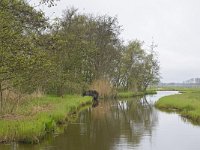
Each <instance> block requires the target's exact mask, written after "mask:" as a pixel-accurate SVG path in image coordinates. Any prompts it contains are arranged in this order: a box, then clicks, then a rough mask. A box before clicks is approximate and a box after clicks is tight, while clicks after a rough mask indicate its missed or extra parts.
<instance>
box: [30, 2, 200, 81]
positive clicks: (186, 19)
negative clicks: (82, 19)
mask: <svg viewBox="0 0 200 150" xmlns="http://www.w3.org/2000/svg"><path fill="white" fill-rule="evenodd" d="M34 1H37V0H32V3H33V2H34ZM71 6H74V7H75V8H79V11H80V12H85V13H94V14H108V15H110V16H117V17H118V20H119V24H120V25H122V28H123V29H124V31H123V32H122V37H123V39H124V40H125V41H127V40H133V39H139V40H141V41H144V42H145V44H146V45H150V44H151V41H152V37H154V41H155V43H156V44H158V48H156V49H155V50H156V51H157V52H158V55H159V61H160V65H161V76H162V81H163V82H182V81H183V80H187V79H189V78H193V77H200V67H199V65H200V58H199V56H200V1H199V0H60V2H57V6H56V7H53V8H48V9H47V8H45V7H43V8H42V9H43V10H44V11H45V12H46V15H47V16H51V18H53V17H56V16H57V17H61V16H62V10H64V9H66V8H69V7H71ZM53 12H55V13H53Z"/></svg>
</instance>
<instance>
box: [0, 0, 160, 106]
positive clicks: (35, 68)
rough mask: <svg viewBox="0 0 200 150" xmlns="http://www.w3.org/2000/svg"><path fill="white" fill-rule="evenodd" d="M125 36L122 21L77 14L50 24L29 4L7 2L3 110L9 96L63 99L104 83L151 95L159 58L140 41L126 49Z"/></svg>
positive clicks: (0, 89)
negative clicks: (39, 91)
mask: <svg viewBox="0 0 200 150" xmlns="http://www.w3.org/2000/svg"><path fill="white" fill-rule="evenodd" d="M44 2H45V1H44ZM120 32H121V26H120V25H119V24H118V20H117V18H116V17H110V16H108V15H102V16H100V15H98V16H94V15H91V14H83V13H79V12H78V10H77V9H74V8H71V9H67V10H66V11H65V12H64V14H63V17H62V18H57V19H55V20H54V22H53V23H52V24H50V23H49V21H48V19H47V18H45V16H44V13H43V12H42V11H36V9H35V8H33V7H31V6H30V5H29V4H28V3H26V2H25V1H24V0H12V1H10V0H1V1H0V95H1V96H0V98H1V104H2V101H3V99H4V96H3V95H4V94H3V93H4V91H5V90H11V89H12V90H17V91H20V92H22V93H27V92H28V93H31V92H33V91H35V90H36V89H38V88H40V89H42V90H44V91H45V92H47V93H52V94H57V95H60V96H61V95H63V94H65V93H68V92H80V91H82V90H83V89H84V88H86V87H87V86H88V85H90V84H91V83H92V82H94V81H95V80H98V79H103V80H107V81H109V82H110V83H112V85H113V86H114V87H116V88H123V89H127V90H137V91H144V90H146V88H147V87H148V85H150V84H153V83H155V82H157V81H158V79H159V65H158V62H157V58H156V57H155V56H156V55H155V54H154V52H153V51H151V52H147V51H145V50H144V49H143V48H142V47H143V46H142V45H143V43H142V42H140V41H137V40H135V41H131V42H129V44H127V45H125V44H124V43H123V42H122V40H121V39H120V38H119V35H120Z"/></svg>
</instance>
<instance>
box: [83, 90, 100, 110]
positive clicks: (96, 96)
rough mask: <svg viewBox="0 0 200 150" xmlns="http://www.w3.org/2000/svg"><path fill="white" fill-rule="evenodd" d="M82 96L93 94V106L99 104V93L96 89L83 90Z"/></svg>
mask: <svg viewBox="0 0 200 150" xmlns="http://www.w3.org/2000/svg"><path fill="white" fill-rule="evenodd" d="M82 96H92V97H93V99H92V100H93V105H92V106H93V107H96V106H97V105H98V104H99V101H98V98H99V93H98V92H97V91H96V90H88V91H85V92H83V94H82Z"/></svg>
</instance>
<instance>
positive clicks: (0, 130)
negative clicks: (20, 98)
mask: <svg viewBox="0 0 200 150" xmlns="http://www.w3.org/2000/svg"><path fill="white" fill-rule="evenodd" d="M89 103H91V97H81V96H75V95H68V96H65V97H64V98H59V97H53V96H45V97H42V98H38V99H33V100H31V101H27V102H25V103H24V104H23V105H21V106H20V107H19V108H18V110H17V112H16V113H15V115H4V116H2V117H1V119H0V142H10V141H20V142H26V143H35V142H39V141H40V139H42V138H43V137H44V135H45V134H46V133H48V132H52V131H55V130H56V127H57V126H58V125H59V124H62V123H65V122H66V121H67V120H69V119H70V117H69V116H70V114H72V113H74V112H77V111H78V110H79V109H80V108H81V107H82V106H84V105H86V104H89Z"/></svg>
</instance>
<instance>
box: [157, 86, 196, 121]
mask: <svg viewBox="0 0 200 150" xmlns="http://www.w3.org/2000/svg"><path fill="white" fill-rule="evenodd" d="M155 106H156V107H157V108H159V109H161V110H168V111H177V112H178V113H180V114H181V115H182V116H184V117H186V118H188V119H190V120H192V121H193V122H198V123H200V90H199V89H196V90H192V89H187V90H184V91H183V93H182V94H177V95H170V96H166V97H163V98H161V99H160V100H159V101H157V102H156V104H155Z"/></svg>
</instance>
